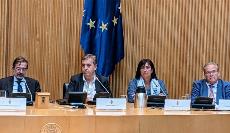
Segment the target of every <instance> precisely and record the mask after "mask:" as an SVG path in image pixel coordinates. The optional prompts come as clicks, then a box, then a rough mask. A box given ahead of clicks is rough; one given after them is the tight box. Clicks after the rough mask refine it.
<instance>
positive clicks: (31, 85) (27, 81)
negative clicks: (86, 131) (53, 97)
mask: <svg viewBox="0 0 230 133" xmlns="http://www.w3.org/2000/svg"><path fill="white" fill-rule="evenodd" d="M27 69H28V61H27V60H26V59H25V58H24V57H22V56H19V57H17V58H15V60H14V62H13V66H12V70H13V75H12V76H9V77H6V78H2V79H0V90H5V91H6V96H7V97H8V96H10V95H11V94H12V93H28V94H30V95H32V100H33V101H34V100H35V93H36V92H40V91H41V89H40V84H39V82H38V81H37V80H35V79H32V78H29V77H25V76H26V72H27ZM30 100H31V99H30Z"/></svg>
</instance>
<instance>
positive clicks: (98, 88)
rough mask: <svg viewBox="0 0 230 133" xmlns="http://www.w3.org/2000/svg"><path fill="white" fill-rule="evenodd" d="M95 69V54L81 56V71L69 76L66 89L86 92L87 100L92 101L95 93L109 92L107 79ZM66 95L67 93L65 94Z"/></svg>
mask: <svg viewBox="0 0 230 133" xmlns="http://www.w3.org/2000/svg"><path fill="white" fill-rule="evenodd" d="M96 69H97V61H96V56H95V55H92V54H87V55H86V56H84V57H83V58H82V73H80V74H77V75H73V76H72V77H71V79H70V83H69V85H68V91H69V92H87V101H93V98H94V95H95V94H96V93H100V92H106V93H110V94H111V91H110V88H109V82H108V79H107V78H106V77H103V76H99V75H97V74H96V72H95V71H96ZM111 95H112V94H111ZM67 97H68V95H66V98H67Z"/></svg>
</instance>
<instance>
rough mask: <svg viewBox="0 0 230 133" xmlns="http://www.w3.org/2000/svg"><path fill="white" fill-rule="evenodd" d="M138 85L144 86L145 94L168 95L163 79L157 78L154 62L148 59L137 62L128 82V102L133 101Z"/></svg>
mask: <svg viewBox="0 0 230 133" xmlns="http://www.w3.org/2000/svg"><path fill="white" fill-rule="evenodd" d="M139 86H144V87H145V89H146V94H147V95H166V96H167V95H168V92H167V89H166V87H165V84H164V81H162V80H159V79H158V78H157V75H156V71H155V67H154V64H153V62H152V61H151V60H150V59H142V60H141V61H140V62H139V64H138V66H137V71H136V76H135V78H134V79H133V80H131V81H130V82H129V86H128V90H127V95H128V102H134V97H135V93H136V89H137V87H139Z"/></svg>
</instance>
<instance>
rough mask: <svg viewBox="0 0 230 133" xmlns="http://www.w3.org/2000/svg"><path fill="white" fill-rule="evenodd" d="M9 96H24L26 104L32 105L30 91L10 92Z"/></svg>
mask: <svg viewBox="0 0 230 133" xmlns="http://www.w3.org/2000/svg"><path fill="white" fill-rule="evenodd" d="M9 97H10V98H26V105H27V106H32V105H33V100H31V94H30V93H10V95H9Z"/></svg>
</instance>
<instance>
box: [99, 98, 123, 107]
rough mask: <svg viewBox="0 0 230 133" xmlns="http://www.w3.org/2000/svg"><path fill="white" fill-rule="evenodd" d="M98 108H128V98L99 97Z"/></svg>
mask: <svg viewBox="0 0 230 133" xmlns="http://www.w3.org/2000/svg"><path fill="white" fill-rule="evenodd" d="M96 109H126V98H97V99H96Z"/></svg>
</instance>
